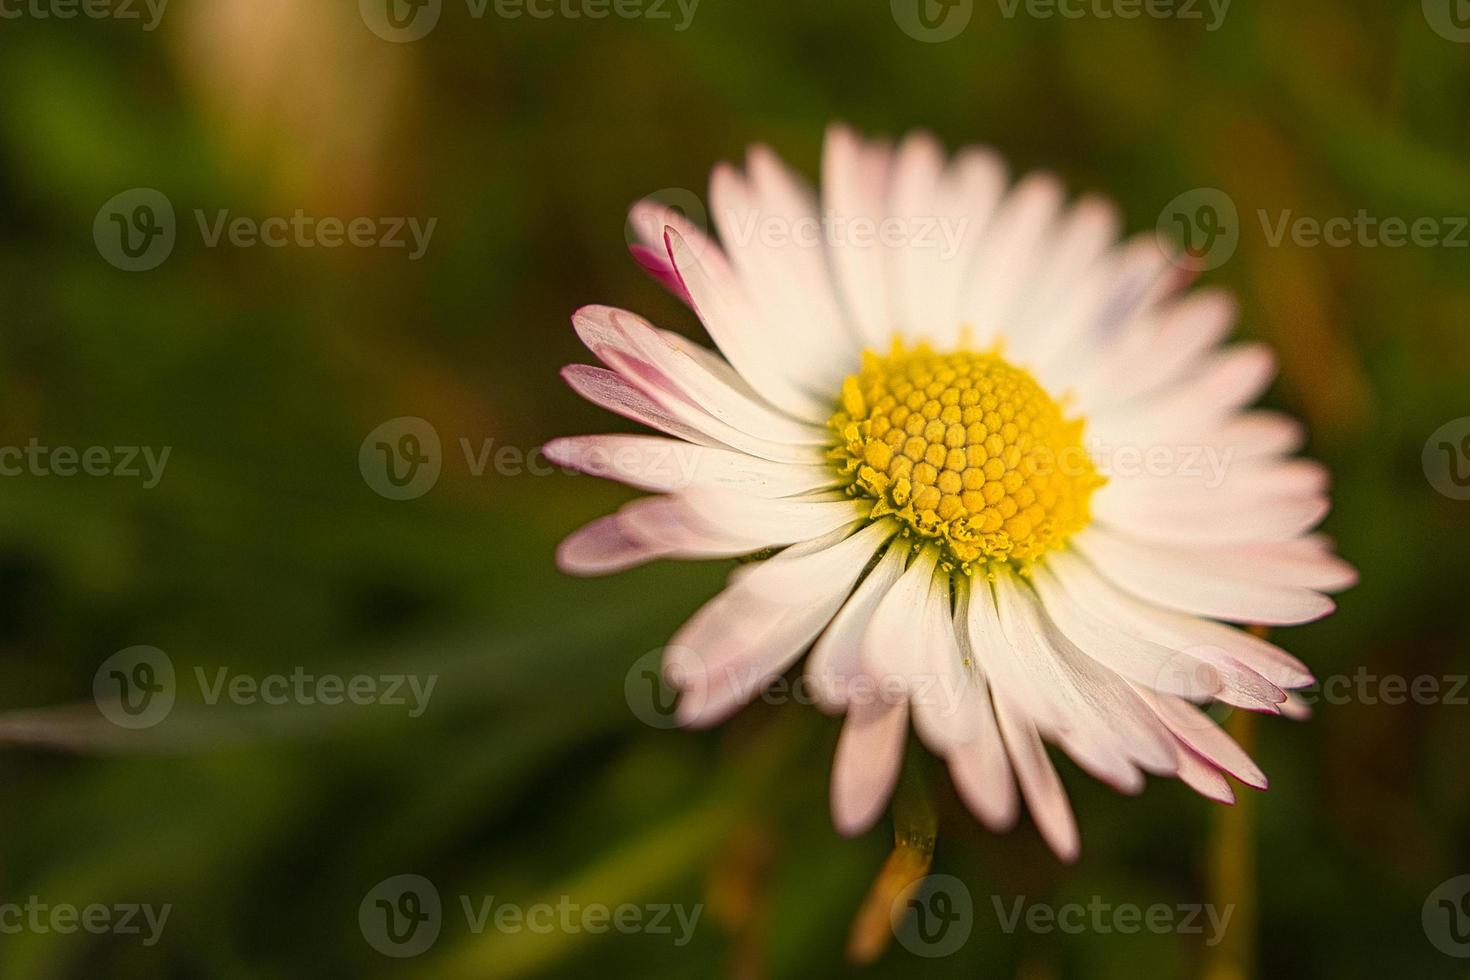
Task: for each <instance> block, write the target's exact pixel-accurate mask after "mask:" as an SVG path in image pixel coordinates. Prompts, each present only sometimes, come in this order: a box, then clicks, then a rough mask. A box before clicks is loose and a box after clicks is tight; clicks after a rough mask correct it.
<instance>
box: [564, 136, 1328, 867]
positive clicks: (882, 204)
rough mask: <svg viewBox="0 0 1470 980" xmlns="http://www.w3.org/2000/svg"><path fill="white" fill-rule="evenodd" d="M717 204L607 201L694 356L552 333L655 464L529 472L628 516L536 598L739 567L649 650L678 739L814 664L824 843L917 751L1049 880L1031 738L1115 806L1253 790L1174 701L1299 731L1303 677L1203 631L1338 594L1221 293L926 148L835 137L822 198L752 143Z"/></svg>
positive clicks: (1042, 756) (585, 456) (1299, 608)
mask: <svg viewBox="0 0 1470 980" xmlns="http://www.w3.org/2000/svg"><path fill="white" fill-rule="evenodd" d="M710 205H711V212H712V218H713V226H714V229H715V231H716V232H717V233H718V238H719V240H718V242H717V241H716V240H715V239H714V238H713V237H711V236H710V235H708V234H707V233H706V232H705V231H704V230H703V229H702V228H701V227H699V225H698V224H697V223H696V222H692V221H690V220H688V219H687V218H685V217H684V216H682V215H681V214H679V213H678V212H676V211H674V210H672V209H669V208H666V207H664V206H662V205H660V204H658V203H656V202H653V201H645V202H643V203H640V204H638V205H636V206H635V207H634V209H633V213H632V228H633V229H634V230H635V231H636V233H637V234H638V236H639V238H640V239H641V240H640V241H638V242H636V243H635V244H634V245H633V252H634V254H635V256H636V257H637V258H638V260H639V261H640V262H641V264H642V265H643V266H644V267H645V268H646V269H648V270H649V271H650V272H651V273H652V274H653V275H655V276H656V277H657V278H658V279H660V280H661V281H662V282H663V283H665V284H666V285H667V286H668V288H669V289H670V290H672V291H673V292H674V293H675V294H676V295H678V296H679V297H681V298H682V299H683V300H684V301H686V302H687V303H688V305H689V306H690V307H691V308H692V309H693V310H694V312H695V313H696V314H697V315H698V317H699V320H700V321H701V322H702V323H703V325H704V328H705V330H706V331H707V332H708V333H709V336H710V337H711V338H712V339H713V341H714V344H715V346H716V347H717V348H718V353H716V352H715V351H713V350H710V349H708V348H706V347H704V346H701V345H699V344H695V343H692V342H690V341H688V340H686V339H685V338H683V337H682V336H680V335H678V334H675V333H671V332H669V331H666V330H663V329H660V328H659V327H656V326H654V325H653V324H650V323H649V322H648V321H646V320H644V319H642V318H641V317H639V316H637V315H636V314H633V313H629V312H626V311H623V310H617V309H611V308H608V307H601V306H593V307H588V308H585V309H582V310H580V311H578V312H577V313H576V315H575V316H574V317H573V323H574V325H575V327H576V330H577V332H578V334H579V335H580V336H581V338H582V340H583V341H584V342H585V343H586V345H587V346H588V347H589V348H590V349H591V351H592V353H593V354H594V355H596V357H597V358H598V359H599V360H601V361H602V363H603V364H604V365H606V367H605V368H598V367H590V366H583V365H575V366H571V367H568V368H566V369H565V371H564V372H563V373H564V377H565V378H566V380H567V381H568V382H569V383H570V384H571V386H572V387H573V388H574V389H575V390H576V391H577V392H578V393H579V394H580V395H582V396H583V397H585V398H587V399H588V400H590V401H592V402H594V403H596V404H598V405H600V406H602V407H604V408H607V409H609V410H611V411H613V412H616V413H618V414H620V415H623V416H626V417H628V418H631V419H634V420H636V421H638V422H640V423H643V424H644V425H647V426H649V427H650V428H653V429H656V430H658V431H660V432H662V433H664V436H653V435H603V436H585V437H576V438H568V439H559V440H555V441H553V442H552V443H550V444H549V445H548V446H547V447H546V452H547V455H548V456H549V457H551V458H552V459H553V460H555V461H557V462H558V463H560V464H563V465H566V466H569V467H574V468H577V469H580V470H582V471H584V472H588V473H593V474H596V475H600V476H606V477H611V478H613V479H617V480H620V481H622V482H624V483H627V484H630V485H632V486H634V487H637V488H639V489H642V490H645V491H651V492H652V493H654V494H655V495H654V496H648V497H643V498H640V499H637V500H635V501H633V502H632V503H630V504H628V505H627V506H626V507H624V508H622V509H621V510H619V511H618V512H617V513H615V514H613V515H611V516H609V517H604V518H602V519H600V520H597V521H595V522H593V523H592V524H590V525H588V526H587V527H584V528H582V529H581V530H579V531H577V532H575V533H573V534H572V535H571V536H570V537H569V538H568V539H567V540H566V541H565V542H564V543H563V544H562V546H561V548H560V549H559V552H558V561H559V563H560V565H561V567H562V568H563V569H564V570H566V571H568V572H571V573H573V574H579V575H592V574H601V573H608V572H614V571H618V570H622V569H626V568H629V567H632V566H635V565H639V564H641V563H644V562H648V561H650V560H653V559H659V558H682V559H713V558H730V557H738V556H754V558H755V559H756V560H752V561H746V562H744V563H742V564H741V565H740V566H739V567H738V568H737V569H736V571H735V572H734V574H733V575H732V577H731V581H730V584H729V586H728V587H727V588H726V589H725V590H724V591H723V592H721V593H720V594H718V595H717V596H715V597H714V598H713V599H712V600H711V601H710V602H709V603H708V604H706V605H705V606H704V607H703V608H702V609H700V610H699V611H698V612H697V613H695V615H694V616H693V618H692V619H690V620H689V622H688V623H687V624H686V625H685V626H684V627H683V628H682V629H681V630H680V631H679V633H678V634H677V635H676V636H675V637H674V638H673V640H672V641H671V643H670V645H669V647H668V649H667V652H666V655H665V660H664V673H665V676H666V677H667V678H668V680H669V682H670V683H671V684H672V685H673V686H675V687H676V688H677V689H678V690H679V692H680V700H679V703H678V706H677V709H676V711H677V717H678V719H679V721H680V722H681V723H683V724H686V725H689V726H695V727H700V726H709V725H713V724H716V723H718V722H720V721H721V720H723V719H725V718H726V717H728V716H729V715H730V714H732V713H733V712H734V711H736V710H737V709H738V708H739V707H740V706H741V705H742V704H744V703H746V702H747V701H749V700H751V699H752V698H754V697H757V696H759V695H760V694H761V693H762V691H764V690H765V688H766V687H767V686H768V685H769V683H770V682H771V681H772V680H774V679H775V678H777V677H779V676H781V675H782V674H784V673H785V672H786V671H787V670H789V669H790V668H791V667H792V666H793V665H794V664H795V663H796V662H797V661H798V660H799V659H800V658H801V656H802V655H803V653H806V652H807V651H808V650H810V653H809V654H808V655H807V658H806V663H805V667H804V672H803V675H802V680H803V686H804V689H805V690H806V691H807V692H808V693H809V695H810V697H811V698H812V699H813V700H814V701H815V702H816V703H817V704H818V705H819V706H820V707H822V708H823V709H825V710H829V711H832V712H842V713H845V716H846V717H845V721H844V723H843V727H842V732H841V735H840V737H839V739H838V745H837V752H836V759H835V761H834V763H833V768H832V781H831V803H832V817H833V821H834V823H835V825H836V827H837V828H838V830H840V831H841V832H843V833H846V834H857V833H860V832H862V831H864V830H866V829H867V828H868V827H870V826H871V825H872V824H873V822H874V821H875V820H876V819H877V818H878V816H879V815H880V814H881V812H882V811H883V809H884V807H885V806H886V804H887V801H888V798H889V797H890V795H891V794H892V792H893V788H894V785H895V782H896V780H897V778H898V774H899V768H900V764H901V760H902V758H903V752H904V742H905V739H906V738H907V736H908V731H909V728H910V726H911V725H912V728H913V729H914V731H915V732H916V733H917V735H918V737H919V738H920V739H921V740H922V741H923V743H924V745H925V746H927V747H928V748H929V749H930V750H931V751H932V752H933V753H935V754H936V755H937V756H940V757H942V758H943V759H944V760H945V762H946V763H947V766H948V768H949V771H950V773H951V776H952V779H953V781H954V784H955V786H956V788H957V790H958V792H959V793H960V795H961V797H962V798H963V799H964V801H965V803H966V805H967V806H968V807H969V808H970V810H972V811H973V813H974V814H975V816H976V818H978V819H979V820H980V821H981V822H983V823H984V824H985V825H987V826H988V827H991V828H992V829H995V830H1002V829H1005V828H1008V827H1009V826H1011V825H1012V824H1013V823H1014V822H1015V820H1016V818H1017V813H1018V810H1019V808H1020V801H1021V800H1022V799H1024V801H1025V803H1026V805H1027V807H1028V808H1029V810H1030V813H1031V815H1032V818H1033V820H1034V821H1035V823H1036V825H1037V827H1038V828H1039V830H1040V832H1041V834H1042V835H1043V837H1044V838H1045V839H1046V841H1047V842H1048V844H1050V846H1051V848H1052V849H1053V850H1054V851H1055V852H1056V853H1057V854H1058V855H1059V856H1060V857H1061V858H1062V859H1063V860H1069V861H1070V860H1073V859H1075V857H1076V856H1077V853H1078V850H1079V838H1078V832H1077V827H1076V821H1075V818H1074V816H1073V813H1072V809H1071V807H1070V805H1069V803H1068V802H1067V798H1066V796H1065V793H1064V791H1063V788H1062V783H1061V781H1060V779H1059V778H1058V775H1057V772H1056V769H1055V768H1054V766H1053V764H1052V761H1051V759H1050V758H1049V756H1048V753H1047V750H1046V747H1045V745H1046V743H1048V742H1049V743H1052V744H1054V745H1056V746H1058V747H1059V748H1060V749H1061V750H1062V751H1064V752H1065V753H1066V754H1067V755H1069V756H1070V757H1071V758H1072V759H1073V760H1075V762H1076V763H1077V764H1078V766H1079V767H1080V768H1081V769H1083V770H1084V771H1085V772H1087V773H1089V774H1091V775H1093V776H1095V777H1096V778H1098V779H1100V780H1103V781H1104V782H1106V783H1108V784H1110V785H1112V786H1114V787H1116V788H1117V789H1119V790H1120V791H1123V792H1127V793H1136V792H1138V791H1140V790H1141V789H1142V787H1143V783H1144V774H1145V773H1153V774H1156V775H1169V776H1177V777H1178V778H1179V779H1181V780H1183V781H1184V782H1185V783H1187V784H1188V785H1189V786H1191V787H1193V788H1194V789H1196V790H1197V791H1199V792H1200V793H1202V794H1203V795H1205V796H1207V797H1210V798H1213V799H1216V800H1220V801H1224V802H1231V801H1233V799H1234V797H1233V794H1232V790H1231V788H1230V784H1229V783H1228V782H1227V780H1226V779H1225V777H1224V774H1225V773H1229V774H1231V775H1233V776H1235V777H1236V778H1237V779H1238V780H1240V781H1241V782H1243V783H1245V784H1247V785H1250V786H1254V787H1257V788H1265V786H1266V779H1265V776H1264V775H1263V774H1262V773H1261V770H1260V769H1259V768H1258V767H1257V766H1256V765H1255V763H1253V762H1252V761H1251V760H1250V758H1248V757H1247V755H1246V754H1245V753H1244V752H1243V751H1242V750H1241V749H1240V748H1239V747H1238V746H1237V745H1236V744H1235V743H1234V742H1233V741H1232V740H1231V739H1230V737H1229V736H1228V735H1227V734H1226V733H1225V732H1224V731H1222V730H1221V729H1220V728H1219V727H1218V726H1217V725H1216V724H1215V722H1214V721H1213V720H1212V719H1211V718H1210V717H1209V716H1208V715H1207V714H1205V712H1204V711H1203V710H1202V707H1201V706H1202V705H1207V704H1209V703H1212V702H1218V703H1221V704H1224V705H1229V706H1233V707H1239V708H1244V709H1248V710H1251V711H1258V712H1266V713H1271V714H1280V713H1283V712H1285V713H1287V714H1299V713H1300V705H1299V704H1294V702H1293V701H1292V700H1291V698H1290V696H1289V695H1288V693H1287V692H1288V691H1289V690H1291V689H1293V688H1300V687H1304V686H1306V685H1308V684H1310V683H1311V682H1312V680H1313V678H1312V675H1311V674H1310V673H1309V672H1308V670H1307V668H1306V667H1304V666H1303V665H1302V664H1301V663H1300V662H1299V661H1298V660H1296V659H1295V658H1293V657H1292V656H1291V655H1289V654H1287V653H1286V652H1284V651H1283V650H1281V649H1278V648H1277V647H1276V646H1274V645H1272V644H1270V643H1268V642H1266V641H1265V640H1264V639H1262V638H1260V637H1259V636H1257V635H1253V634H1251V633H1249V632H1246V631H1243V630H1241V629H1239V628H1237V627H1236V626H1233V625H1226V624H1251V625H1273V626H1284V625H1291V624H1297V623H1305V622H1308V621H1311V620H1315V619H1318V618H1320V617H1322V616H1325V615H1327V614H1328V613H1329V612H1331V611H1332V609H1333V603H1332V601H1331V600H1330V599H1328V598H1327V597H1326V595H1325V594H1324V593H1330V592H1334V591H1337V590H1341V589H1343V588H1346V587H1347V586H1349V585H1350V584H1352V582H1353V580H1354V572H1353V570H1352V569H1351V568H1350V567H1349V566H1348V565H1346V564H1345V563H1344V562H1342V561H1341V560H1340V559H1338V558H1337V557H1335V555H1334V554H1333V553H1332V549H1331V545H1330V544H1329V543H1328V542H1327V541H1326V540H1325V539H1324V538H1322V537H1321V536H1319V535H1315V534H1312V533H1311V531H1312V529H1313V528H1314V527H1316V525H1317V524H1318V523H1319V522H1320V521H1321V520H1322V518H1323V517H1324V515H1325V514H1326V513H1327V511H1328V500H1327V497H1326V490H1327V482H1328V481H1327V475H1326V473H1325V471H1324V470H1323V468H1322V467H1321V466H1320V465H1318V464H1316V463H1314V462H1311V461H1307V460H1302V459H1295V458H1292V456H1293V454H1294V453H1295V452H1296V451H1297V450H1298V449H1299V448H1300V446H1301V443H1302V440H1303V433H1302V430H1301V428H1300V427H1299V426H1298V425H1297V424H1296V423H1295V422H1294V421H1292V420H1291V419H1289V418H1286V417H1284V416H1282V415H1280V414H1277V413H1274V412H1269V411H1263V410H1255V409H1251V408H1250V407H1249V406H1250V404H1251V403H1252V402H1253V401H1254V400H1255V399H1256V398H1257V397H1258V396H1259V395H1260V394H1261V393H1262V391H1263V390H1264V389H1265V388H1266V386H1267V385H1268V383H1269V382H1270V380H1271V377H1272V375H1273V371H1274V366H1273V359H1272V356H1271V354H1270V352H1269V351H1268V350H1266V349H1265V348H1264V347H1263V346H1261V345H1259V344H1238V345H1233V346H1224V345H1223V342H1224V340H1225V336H1226V333H1227V332H1228V330H1229V328H1230V325H1231V323H1232V320H1233V319H1234V315H1235V310H1234V307H1233V305H1232V303H1231V301H1230V300H1229V298H1227V297H1226V296H1224V295H1222V294H1221V293H1219V292H1215V291H1198V292H1193V293H1189V292H1186V290H1185V287H1186V286H1187V284H1188V279H1189V275H1188V273H1187V272H1186V271H1185V270H1184V269H1183V268H1182V267H1181V265H1178V264H1176V263H1175V262H1174V261H1173V258H1174V256H1173V255H1171V254H1170V250H1168V249H1166V248H1165V247H1164V246H1163V245H1161V244H1160V242H1159V241H1158V240H1157V238H1156V237H1155V236H1154V235H1152V234H1150V235H1146V236H1140V237H1139V238H1136V239H1133V240H1128V241H1122V242H1120V241H1119V240H1118V239H1119V227H1120V219H1119V214H1118V211H1117V209H1116V208H1115V207H1114V206H1113V205H1112V204H1111V203H1109V202H1108V201H1106V200H1102V199H1099V198H1097V197H1090V196H1085V197H1082V198H1080V199H1078V200H1076V201H1069V200H1068V197H1067V194H1066V191H1065V189H1064V188H1063V186H1062V184H1061V183H1060V181H1059V180H1058V179H1057V178H1056V177H1055V176H1054V175H1051V174H1045V173H1041V174H1031V175H1028V176H1025V177H1023V178H1021V179H1020V180H1019V181H1017V182H1015V183H1012V182H1011V181H1010V180H1009V178H1008V175H1007V170H1006V168H1005V166H1004V164H1003V163H1002V161H1001V160H1000V159H999V158H998V157H997V156H996V155H995V154H994V153H993V152H991V151H989V150H986V149H975V148H971V149H966V150H964V151H962V152H960V153H958V154H957V155H956V156H954V157H953V158H947V157H946V155H945V153H944V150H943V149H942V147H941V146H940V145H939V144H938V142H937V141H936V140H935V139H934V138H933V137H931V136H929V135H928V134H924V133H918V134H912V135H909V136H908V137H906V138H905V139H904V140H902V141H901V142H900V143H899V144H898V145H897V146H894V145H891V144H889V143H884V142H870V141H866V140H864V139H862V138H861V137H859V136H858V135H857V134H855V133H854V132H852V131H851V130H850V129H848V128H846V127H844V126H834V127H833V128H832V129H831V130H830V132H829V133H828V135H827V139H826V144H825V148H824V153H823V160H822V186H821V190H820V197H819V196H818V194H817V193H816V192H814V191H813V190H812V189H811V188H810V187H809V185H807V184H806V183H805V182H804V181H803V180H802V179H801V178H800V177H799V176H797V175H796V174H794V173H793V172H792V171H791V170H790V169H788V168H787V167H786V166H785V165H784V164H783V163H782V162H781V161H780V160H779V159H777V157H776V156H775V155H774V154H773V153H772V152H771V151H770V150H769V149H767V148H765V147H761V146H757V147H755V148H753V149H752V150H751V151H750V153H749V156H748V160H747V163H746V168H745V171H744V172H743V173H742V172H741V171H739V170H737V169H735V168H734V167H731V166H728V165H722V166H719V167H717V168H716V169H715V171H714V174H713V177H712V180H711V188H710ZM1018 790H1019V794H1018Z"/></svg>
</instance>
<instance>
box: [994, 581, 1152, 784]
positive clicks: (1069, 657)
mask: <svg viewBox="0 0 1470 980" xmlns="http://www.w3.org/2000/svg"><path fill="white" fill-rule="evenodd" d="M995 593H996V599H997V608H998V609H999V611H1000V618H1001V626H1002V628H1003V629H1005V630H1006V635H1007V636H1008V637H1010V638H1011V641H1012V644H1013V645H1015V646H1022V645H1024V644H1025V643H1026V642H1028V641H1031V642H1035V643H1036V644H1037V645H1038V647H1039V649H1040V652H1041V654H1042V655H1043V656H1050V658H1051V659H1052V660H1053V662H1054V664H1055V667H1056V675H1057V676H1058V678H1059V679H1060V685H1059V686H1060V687H1062V688H1064V689H1065V688H1070V691H1067V694H1068V695H1069V696H1072V697H1074V699H1075V704H1076V705H1077V707H1076V709H1074V714H1075V716H1076V717H1077V718H1078V722H1079V723H1078V724H1076V725H1074V726H1073V727H1072V729H1071V730H1070V731H1068V732H1064V733H1062V734H1061V736H1059V738H1060V740H1061V741H1062V744H1063V745H1064V746H1065V747H1067V748H1068V749H1069V751H1071V752H1072V754H1073V756H1074V757H1076V758H1077V761H1078V762H1079V763H1081V764H1084V765H1087V764H1089V763H1091V764H1093V765H1095V766H1099V767H1101V768H1102V770H1103V771H1102V772H1101V773H1100V774H1099V778H1103V779H1107V780H1108V781H1110V782H1114V781H1116V782H1115V785H1119V786H1120V788H1124V789H1127V788H1131V787H1137V788H1141V787H1142V782H1141V779H1140V778H1139V777H1138V775H1137V773H1136V771H1135V770H1134V769H1133V764H1135V763H1136V764H1137V765H1139V766H1142V767H1143V768H1145V769H1147V770H1148V771H1150V772H1154V773H1160V774H1172V773H1173V772H1174V770H1175V765H1176V762H1175V753H1174V749H1173V743H1172V742H1171V741H1170V739H1169V738H1168V736H1167V733H1166V732H1165V731H1164V728H1163V726H1162V725H1161V724H1160V723H1159V721H1158V719H1157V717H1155V715H1154V713H1153V712H1152V711H1151V710H1150V709H1149V708H1148V706H1147V705H1145V704H1144V703H1143V702H1142V701H1141V700H1139V698H1138V696H1137V695H1136V694H1134V692H1133V690H1132V688H1130V687H1129V686H1128V684H1127V683H1125V682H1124V680H1123V678H1122V677H1120V676H1119V675H1118V674H1117V673H1115V672H1113V671H1111V670H1109V669H1107V668H1105V667H1102V666H1100V665H1099V664H1097V663H1096V662H1095V661H1093V660H1092V659H1091V658H1090V657H1088V656H1087V655H1086V654H1084V653H1083V652H1082V651H1080V650H1078V649H1077V647H1076V646H1075V645H1074V644H1073V643H1071V642H1070V641H1069V640H1068V639H1067V638H1066V636H1065V635H1063V634H1062V632H1061V631H1060V630H1058V629H1057V628H1056V626H1055V624H1054V623H1053V622H1052V621H1051V619H1050V618H1049V617H1048V616H1047V612H1046V609H1047V607H1046V606H1045V605H1044V604H1043V603H1042V601H1041V600H1040V598H1039V597H1038V596H1037V595H1036V594H1035V593H1034V592H1031V591H1030V590H1028V589H1026V588H1024V587H1023V586H1021V585H1020V584H1019V583H1018V582H1016V581H1015V577H1014V576H1011V575H1003V576H1001V577H1000V578H999V579H998V580H997V581H996V584H995ZM1083 719H1086V727H1084V724H1083V723H1082V720H1083ZM1110 776H1111V777H1112V778H1109V777H1110Z"/></svg>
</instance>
